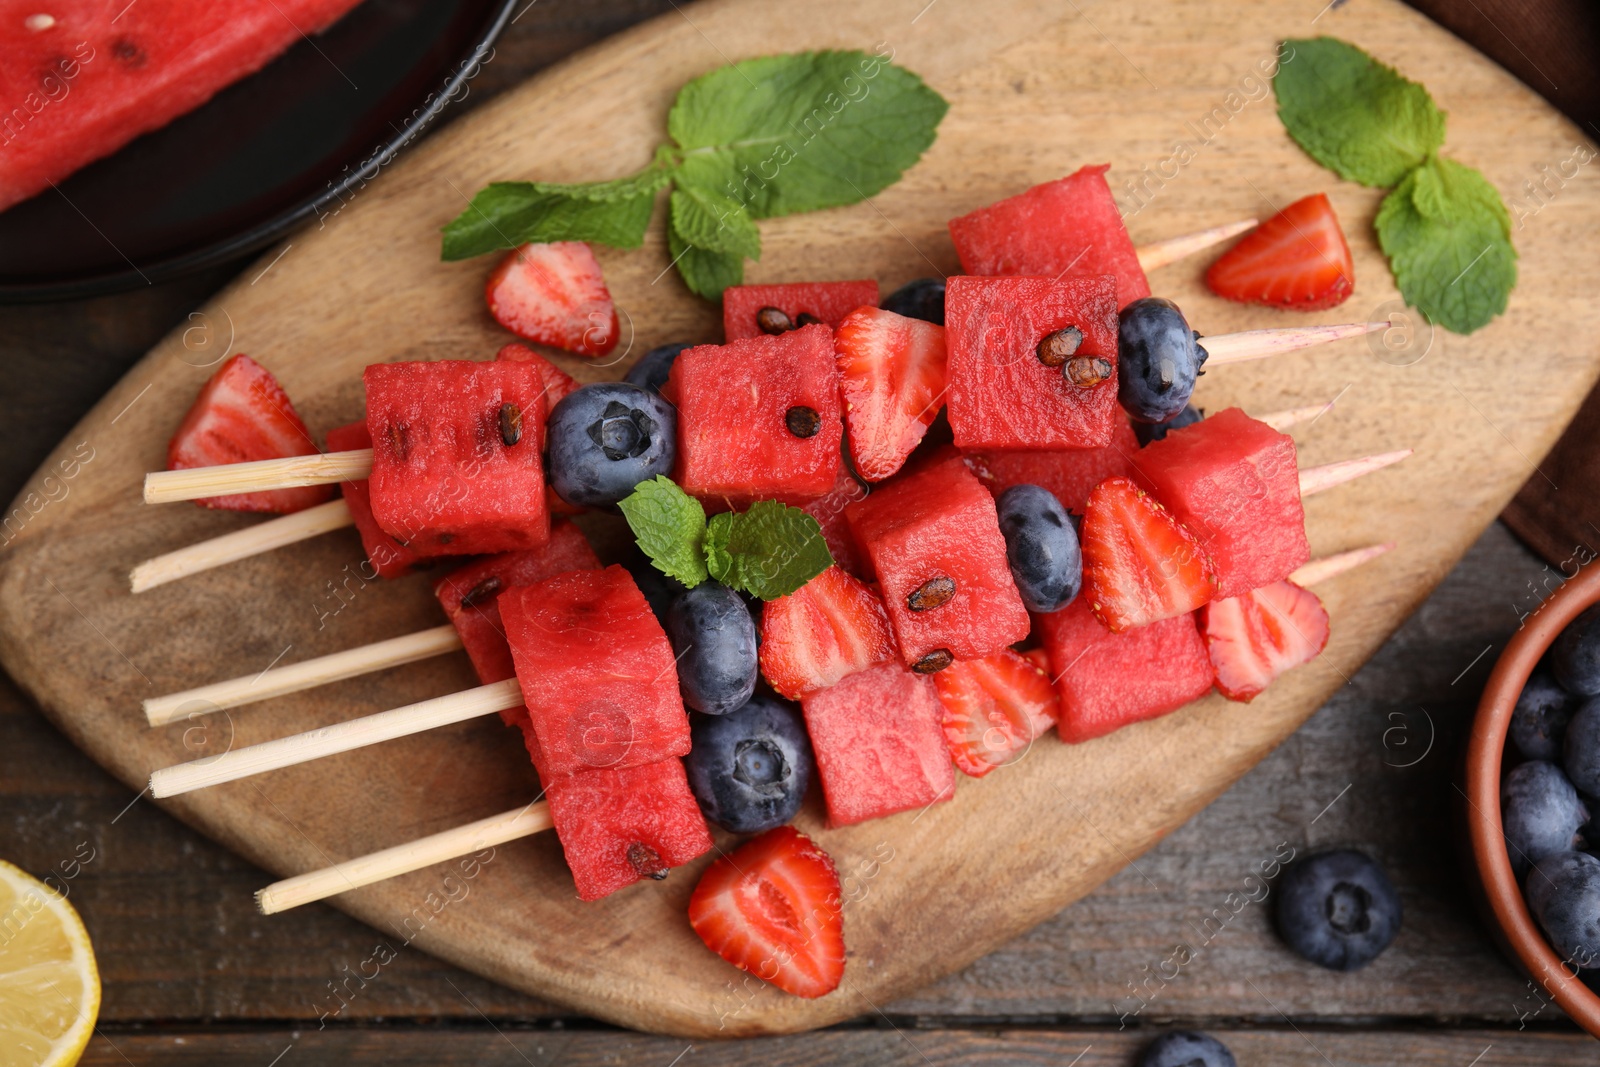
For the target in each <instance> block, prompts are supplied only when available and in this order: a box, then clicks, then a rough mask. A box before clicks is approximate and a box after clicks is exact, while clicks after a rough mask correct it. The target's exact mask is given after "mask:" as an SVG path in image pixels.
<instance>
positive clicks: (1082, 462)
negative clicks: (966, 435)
mask: <svg viewBox="0 0 1600 1067" xmlns="http://www.w3.org/2000/svg"><path fill="white" fill-rule="evenodd" d="M1138 452H1139V439H1138V438H1137V437H1135V436H1134V431H1133V428H1132V427H1131V426H1129V425H1128V424H1127V422H1125V421H1123V420H1121V419H1118V420H1117V422H1116V423H1115V425H1114V426H1113V428H1112V430H1111V443H1110V444H1109V445H1107V446H1106V447H1104V448H1079V449H1073V450H1071V451H1062V452H980V453H975V454H973V455H972V456H970V457H968V463H967V465H968V466H969V467H971V468H972V473H974V474H976V475H977V476H978V480H979V481H981V482H983V484H984V485H986V486H988V487H989V491H990V492H991V493H993V494H994V495H995V497H996V498H997V499H998V498H999V496H1000V494H1001V493H1003V492H1005V491H1006V490H1007V489H1010V488H1011V487H1012V486H1014V485H1038V486H1043V487H1044V488H1045V489H1048V490H1049V491H1050V492H1051V493H1052V494H1054V496H1055V498H1056V499H1057V500H1059V501H1061V506H1062V507H1064V508H1066V509H1067V510H1068V511H1071V512H1075V513H1077V514H1079V515H1082V514H1083V505H1084V501H1086V500H1088V499H1089V491H1090V490H1091V489H1093V488H1094V487H1095V486H1097V485H1099V484H1100V483H1101V482H1103V481H1105V480H1106V479H1107V478H1118V477H1122V478H1131V477H1133V474H1134V470H1133V457H1135V456H1136V455H1137V454H1138Z"/></svg>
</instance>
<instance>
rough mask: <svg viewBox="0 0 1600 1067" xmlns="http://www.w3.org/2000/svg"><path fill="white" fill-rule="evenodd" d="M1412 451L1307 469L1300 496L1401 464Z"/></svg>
mask: <svg viewBox="0 0 1600 1067" xmlns="http://www.w3.org/2000/svg"><path fill="white" fill-rule="evenodd" d="M1411 452H1412V450H1411V449H1409V448H1402V449H1400V450H1399V451H1396V452H1379V453H1378V454H1377V455H1375V456H1362V457H1360V458H1359V459H1341V460H1339V461H1338V462H1337V463H1324V464H1323V465H1322V466H1320V467H1307V468H1306V469H1305V470H1303V471H1301V472H1300V495H1301V497H1308V496H1310V495H1311V494H1312V493H1321V492H1325V491H1327V490H1329V489H1332V488H1333V487H1334V486H1336V485H1343V484H1344V483H1345V482H1351V481H1355V480H1356V479H1357V478H1360V477H1361V476H1362V475H1364V474H1371V473H1372V472H1373V471H1376V470H1382V469H1383V468H1384V467H1387V466H1389V465H1390V464H1391V463H1399V462H1400V461H1401V460H1403V459H1405V458H1406V457H1407V456H1409V455H1411Z"/></svg>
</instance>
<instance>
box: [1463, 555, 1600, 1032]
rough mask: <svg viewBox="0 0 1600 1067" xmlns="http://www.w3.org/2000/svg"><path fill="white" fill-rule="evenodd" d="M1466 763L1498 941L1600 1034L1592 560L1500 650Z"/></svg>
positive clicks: (1599, 707)
mask: <svg viewBox="0 0 1600 1067" xmlns="http://www.w3.org/2000/svg"><path fill="white" fill-rule="evenodd" d="M1466 770H1467V788H1466V794H1467V801H1468V803H1467V808H1466V819H1467V831H1468V835H1469V838H1470V841H1471V846H1472V855H1473V859H1474V861H1475V862H1476V864H1477V869H1478V876H1479V879H1480V881H1481V884H1482V887H1483V892H1484V897H1485V900H1486V903H1487V904H1488V907H1489V911H1490V912H1491V913H1492V916H1493V920H1494V923H1495V926H1496V927H1497V928H1498V931H1499V933H1500V935H1501V941H1502V944H1503V946H1504V947H1506V948H1508V949H1509V950H1510V952H1511V953H1512V954H1513V955H1514V956H1515V957H1516V959H1517V960H1518V961H1519V962H1520V963H1521V965H1522V967H1523V969H1524V970H1526V971H1527V973H1528V974H1529V976H1531V977H1532V978H1533V979H1534V980H1535V981H1537V982H1538V983H1539V984H1540V986H1541V987H1542V988H1543V989H1544V990H1545V991H1546V992H1547V993H1548V994H1549V996H1550V997H1552V998H1553V999H1554V1000H1555V1001H1556V1003H1557V1004H1559V1005H1560V1006H1561V1008H1562V1009H1563V1010H1564V1011H1565V1012H1566V1013H1567V1014H1568V1015H1569V1016H1571V1017H1572V1019H1573V1020H1574V1021H1575V1022H1577V1023H1578V1024H1579V1025H1580V1026H1582V1027H1583V1028H1584V1029H1585V1030H1588V1031H1589V1032H1590V1033H1591V1034H1594V1035H1596V1036H1600V996H1597V995H1596V994H1595V992H1594V991H1593V989H1594V988H1595V987H1600V823H1591V813H1592V814H1593V815H1594V816H1600V566H1590V567H1585V568H1584V569H1583V570H1581V571H1579V572H1578V574H1577V575H1576V576H1575V577H1574V578H1572V579H1571V580H1570V581H1568V582H1567V583H1566V584H1565V585H1564V586H1562V587H1561V588H1560V589H1559V590H1558V591H1557V592H1556V593H1555V594H1554V595H1553V596H1551V597H1550V599H1549V600H1547V601H1546V602H1545V603H1544V605H1543V607H1541V608H1540V609H1539V611H1538V612H1537V613H1535V614H1534V615H1533V616H1531V617H1530V618H1529V619H1528V621H1527V623H1526V625H1524V627H1523V628H1522V630H1520V631H1519V632H1518V633H1517V635H1516V636H1515V637H1513V638H1512V639H1511V642H1510V643H1509V644H1508V645H1507V646H1506V649H1505V651H1504V652H1503V653H1501V656H1500V660H1499V662H1498V663H1497V664H1495V668H1494V673H1492V674H1491V675H1490V676H1489V682H1488V685H1487V686H1486V688H1485V689H1484V692H1483V699H1482V701H1481V702H1480V703H1479V705H1478V714H1477V718H1476V719H1475V720H1474V721H1473V725H1472V736H1471V739H1470V741H1469V743H1468V749H1467V768H1466Z"/></svg>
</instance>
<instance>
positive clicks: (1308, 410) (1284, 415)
mask: <svg viewBox="0 0 1600 1067" xmlns="http://www.w3.org/2000/svg"><path fill="white" fill-rule="evenodd" d="M1332 410H1333V401H1332V400H1330V401H1328V402H1327V403H1326V404H1307V405H1305V406H1304V407H1298V408H1285V409H1284V410H1282V411H1272V412H1268V413H1267V414H1265V415H1263V416H1261V417H1260V418H1259V419H1257V420H1256V421H1257V422H1264V423H1266V424H1267V425H1268V426H1271V427H1272V428H1273V429H1274V430H1277V431H1278V432H1279V433H1282V432H1283V431H1284V430H1287V429H1288V428H1289V427H1291V426H1298V425H1299V424H1300V423H1302V422H1312V421H1314V420H1316V419H1317V418H1319V417H1320V416H1322V415H1325V414H1327V413H1328V412H1330V411H1332Z"/></svg>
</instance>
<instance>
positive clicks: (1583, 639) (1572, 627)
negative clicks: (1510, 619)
mask: <svg viewBox="0 0 1600 1067" xmlns="http://www.w3.org/2000/svg"><path fill="white" fill-rule="evenodd" d="M1550 670H1551V672H1552V673H1554V674H1555V676H1556V681H1557V682H1558V683H1560V685H1561V688H1563V689H1565V690H1566V691H1567V692H1569V693H1573V694H1576V695H1577V696H1583V697H1592V696H1600V604H1596V605H1595V606H1594V607H1592V608H1589V609H1588V610H1587V611H1585V612H1584V613H1583V614H1582V615H1579V616H1578V617H1577V618H1576V619H1573V620H1572V621H1571V622H1570V623H1568V624H1567V628H1566V629H1565V630H1562V631H1561V636H1560V637H1558V638H1556V643H1555V644H1553V645H1551V646H1550Z"/></svg>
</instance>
